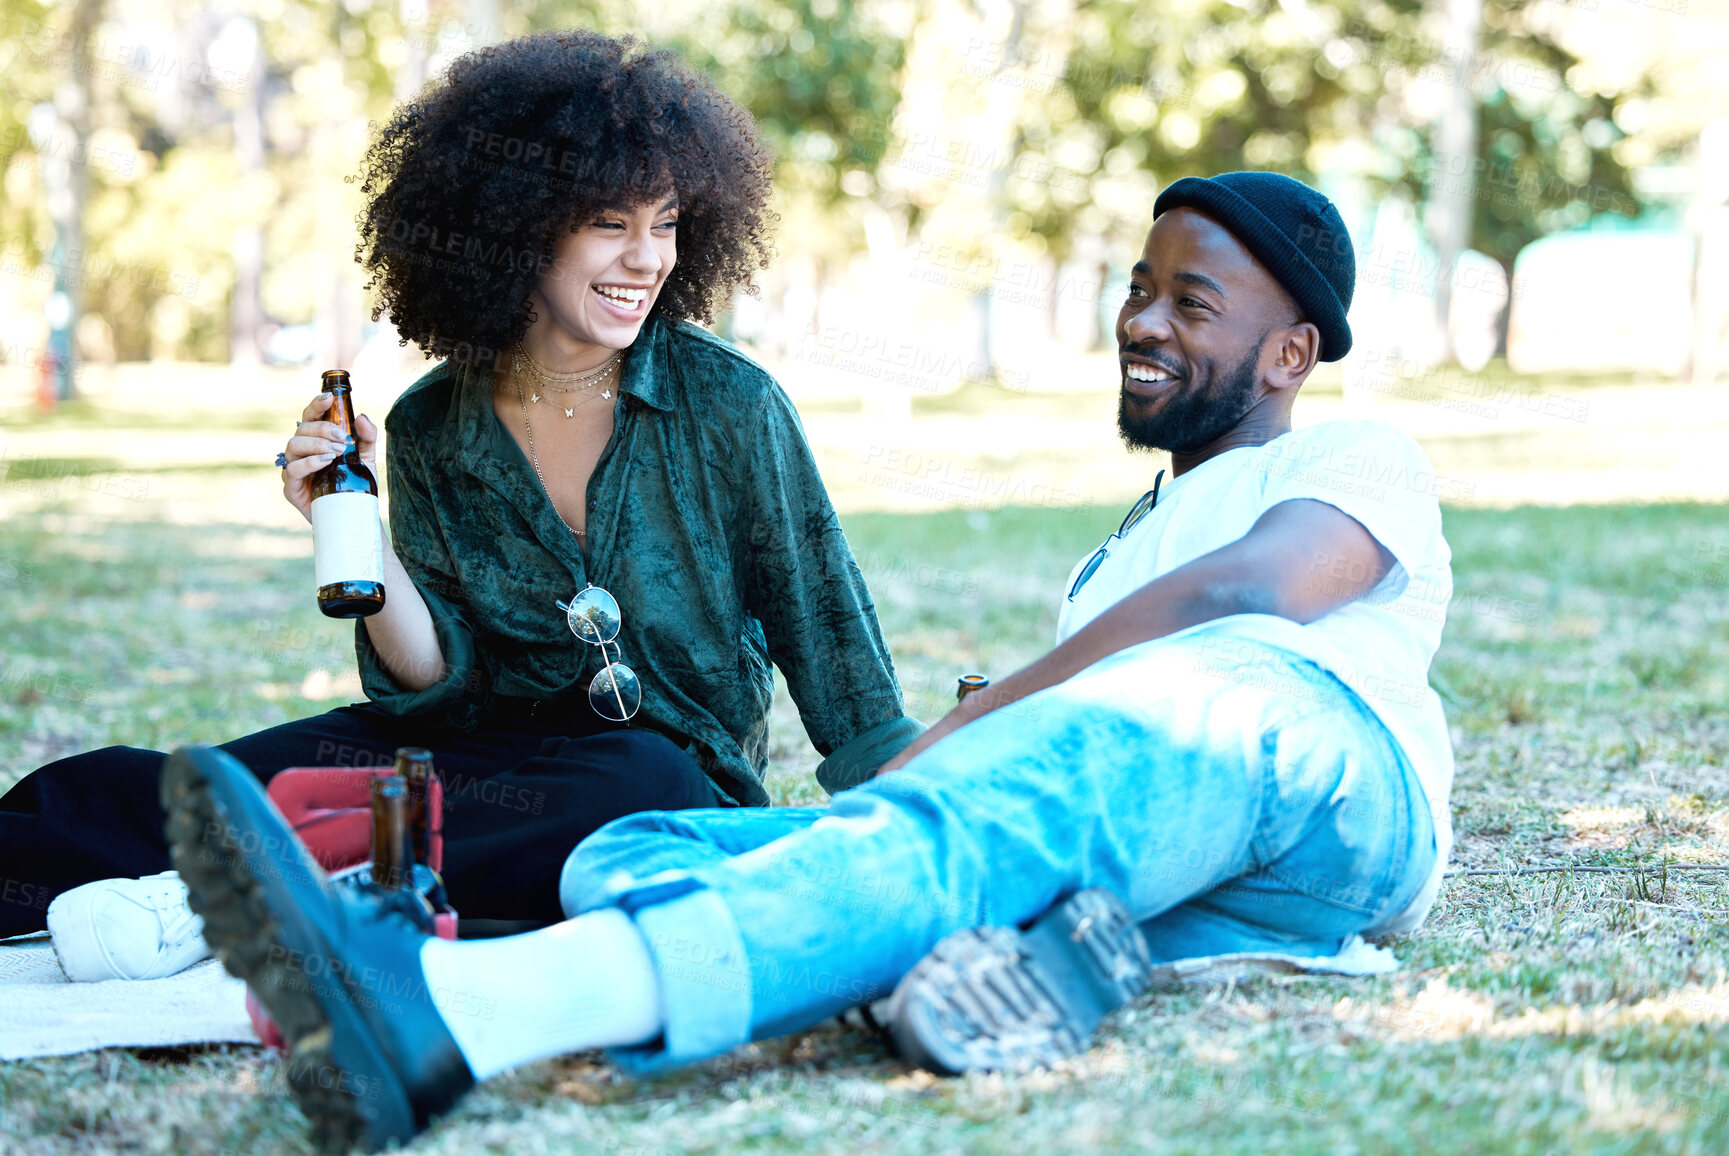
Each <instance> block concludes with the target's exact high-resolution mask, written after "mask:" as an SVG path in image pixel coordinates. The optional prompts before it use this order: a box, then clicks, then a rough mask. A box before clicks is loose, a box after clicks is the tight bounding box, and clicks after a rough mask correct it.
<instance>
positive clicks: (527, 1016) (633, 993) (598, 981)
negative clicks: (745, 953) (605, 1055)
mask: <svg viewBox="0 0 1729 1156" xmlns="http://www.w3.org/2000/svg"><path fill="white" fill-rule="evenodd" d="M420 966H421V968H422V969H424V971H425V972H426V986H427V988H428V989H429V991H430V992H431V995H432V1006H433V1007H435V1008H437V1009H438V1013H439V1015H441V1016H443V1017H444V1023H445V1026H446V1027H448V1028H449V1029H450V1034H451V1035H452V1036H453V1037H455V1039H456V1046H457V1048H458V1049H460V1050H461V1052H462V1058H463V1059H465V1060H467V1061H468V1066H469V1068H470V1069H472V1070H473V1072H474V1076H475V1079H477V1080H485V1079H490V1078H491V1077H493V1076H496V1075H498V1073H500V1072H503V1071H506V1070H508V1069H510V1068H514V1067H516V1066H518V1065H519V1064H526V1063H529V1062H530V1061H532V1060H540V1059H545V1058H546V1057H547V1056H558V1055H563V1054H565V1053H567V1052H580V1051H586V1050H587V1049H589V1048H606V1047H617V1046H621V1045H625V1044H644V1043H647V1042H648V1041H649V1040H652V1039H654V1038H655V1037H656V1036H658V1035H659V1034H660V1032H661V1027H662V1022H661V1010H660V980H659V979H658V978H657V977H656V976H655V973H654V963H653V961H652V959H651V958H650V957H649V954H648V944H647V943H646V942H644V940H643V938H642V933H641V932H640V931H638V930H637V929H636V924H634V923H632V922H631V919H630V916H628V915H626V914H625V913H624V912H622V911H620V910H618V908H616V907H607V908H602V909H601V910H599V911H591V912H589V913H588V914H586V915H579V916H577V917H576V918H575V919H571V920H567V921H565V922H564V923H560V924H557V925H556V926H553V927H547V928H543V929H542V930H540V931H531V932H529V933H528V934H526V935H508V936H504V937H502V938H499V939H472V940H465V941H459V942H455V943H452V942H450V941H449V940H444V939H429V940H427V941H426V942H425V944H423V945H422V946H421V949H420Z"/></svg>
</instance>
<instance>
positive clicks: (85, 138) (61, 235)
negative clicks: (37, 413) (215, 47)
mask: <svg viewBox="0 0 1729 1156" xmlns="http://www.w3.org/2000/svg"><path fill="white" fill-rule="evenodd" d="M102 5H103V0H76V3H75V4H74V5H73V7H72V20H71V24H70V26H69V28H68V29H67V33H66V37H67V44H68V47H69V52H68V58H67V66H68V67H67V72H66V74H65V75H63V76H62V77H60V78H59V80H58V81H57V83H56V84H55V86H54V113H55V121H56V123H55V124H54V127H53V129H52V130H51V134H50V137H49V139H47V140H45V141H36V142H34V143H35V144H36V148H37V152H38V155H40V156H41V157H42V158H43V161H42V178H43V183H44V184H46V185H47V186H48V189H47V192H48V213H49V216H50V217H51V218H52V219H53V222H54V248H53V250H52V252H51V253H50V255H49V264H50V265H51V266H52V267H53V269H54V291H53V292H52V293H50V294H49V296H48V309H47V317H46V320H47V322H48V347H47V349H46V350H45V351H44V354H43V358H42V376H41V380H40V384H39V386H38V389H37V400H38V401H39V402H40V404H41V405H43V406H44V407H52V406H53V405H54V404H55V403H56V402H59V401H70V400H71V399H72V398H73V397H75V396H76V395H77V367H78V354H77V340H78V319H79V317H80V316H81V315H82V312H83V309H82V306H83V301H82V300H80V298H81V296H82V294H83V292H84V206H85V205H86V204H87V203H88V202H89V200H90V165H89V159H90V128H91V116H90V96H91V94H90V75H91V71H92V70H91V61H90V34H91V32H93V31H94V30H95V28H96V25H97V23H98V22H99V21H100V20H101V19H102Z"/></svg>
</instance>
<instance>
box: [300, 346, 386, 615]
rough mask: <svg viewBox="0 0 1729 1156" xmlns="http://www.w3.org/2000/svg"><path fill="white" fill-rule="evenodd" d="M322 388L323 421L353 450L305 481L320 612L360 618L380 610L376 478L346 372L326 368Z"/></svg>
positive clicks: (381, 550) (381, 542)
mask: <svg viewBox="0 0 1729 1156" xmlns="http://www.w3.org/2000/svg"><path fill="white" fill-rule="evenodd" d="M323 388H324V392H325V393H328V394H330V398H331V400H330V412H329V413H327V414H325V415H324V416H325V420H327V421H330V422H333V423H335V425H336V427H337V428H338V429H340V430H341V431H342V432H343V433H345V434H347V435H348V437H349V439H350V442H351V445H352V448H350V449H349V450H348V451H347V452H346V453H343V454H340V455H338V456H337V458H336V460H335V461H333V462H331V463H330V464H329V465H327V466H325V467H324V468H323V469H321V470H319V471H318V472H317V473H315V474H313V475H312V477H311V478H309V479H308V484H309V485H310V486H311V488H312V553H313V558H314V562H313V568H314V570H315V571H316V572H317V579H318V608H319V609H320V610H322V611H324V613H325V614H327V615H329V616H330V617H332V618H364V617H366V616H367V615H368V614H377V613H378V612H379V611H380V610H382V609H383V608H384V529H383V527H382V526H380V525H379V521H378V480H377V479H376V478H374V477H373V476H372V471H371V470H370V469H369V468H367V465H366V463H365V462H363V461H361V460H360V440H359V438H358V437H356V436H355V432H354V403H353V401H352V400H351V399H350V397H349V393H350V390H351V388H352V387H351V386H350V385H349V382H348V371H347V370H346V369H327V370H325V371H324V385H323Z"/></svg>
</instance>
